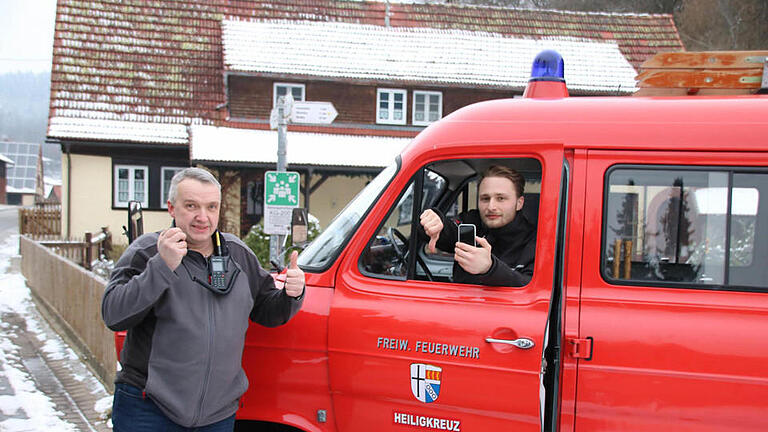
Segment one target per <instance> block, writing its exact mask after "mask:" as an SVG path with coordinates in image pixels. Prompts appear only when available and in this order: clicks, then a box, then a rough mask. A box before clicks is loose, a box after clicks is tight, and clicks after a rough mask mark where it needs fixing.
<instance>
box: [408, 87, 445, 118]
mask: <svg viewBox="0 0 768 432" xmlns="http://www.w3.org/2000/svg"><path fill="white" fill-rule="evenodd" d="M442 116H443V93H441V92H434V91H419V90H417V91H414V92H413V124H415V125H417V126H426V125H428V124H430V123H432V122H436V121H438V120H440V118H441V117H442Z"/></svg>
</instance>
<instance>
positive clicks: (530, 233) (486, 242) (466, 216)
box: [421, 165, 536, 286]
mask: <svg viewBox="0 0 768 432" xmlns="http://www.w3.org/2000/svg"><path fill="white" fill-rule="evenodd" d="M524 187H525V178H524V177H523V176H522V175H520V174H519V173H518V172H517V171H515V170H512V169H510V168H507V167H504V166H500V165H493V166H491V167H490V168H488V170H486V171H485V173H483V178H482V180H481V181H480V184H479V185H478V190H477V195H478V200H477V201H478V203H477V207H478V209H477V210H470V211H468V212H465V213H462V214H460V215H459V216H458V220H457V221H446V220H445V217H444V216H443V215H441V214H440V212H439V211H438V210H437V209H427V210H425V211H424V212H423V213H422V214H421V226H422V228H423V229H424V233H425V234H426V235H427V236H428V237H429V250H430V251H431V252H433V253H434V251H435V246H437V247H438V248H440V249H441V250H444V251H453V252H454V260H455V262H454V265H453V280H454V282H459V283H472V284H480V285H493V286H523V285H525V284H527V283H528V282H530V281H531V278H532V277H533V260H534V257H535V255H536V227H535V226H533V225H532V224H531V223H530V222H529V221H528V220H527V219H526V218H525V216H524V215H523V214H522V213H521V212H520V210H522V209H523V205H524V204H525V202H524V201H525V200H524V197H523V190H524ZM460 223H464V224H473V225H475V227H476V229H477V237H476V238H475V242H476V244H477V247H475V246H472V245H468V244H466V243H460V242H458V241H457V240H458V225H459V224H460Z"/></svg>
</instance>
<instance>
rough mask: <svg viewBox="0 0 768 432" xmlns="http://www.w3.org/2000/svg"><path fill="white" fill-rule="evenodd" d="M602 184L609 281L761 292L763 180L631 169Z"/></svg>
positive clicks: (767, 183) (767, 208)
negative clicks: (759, 290) (755, 289)
mask: <svg viewBox="0 0 768 432" xmlns="http://www.w3.org/2000/svg"><path fill="white" fill-rule="evenodd" d="M607 179H608V184H607V186H606V200H605V203H606V204H605V208H604V214H605V217H604V221H605V227H604V232H603V248H602V250H603V258H602V262H603V275H604V276H605V278H606V279H608V280H613V281H616V282H619V283H626V282H629V283H631V282H633V281H635V282H650V283H652V284H661V285H668V286H675V285H681V286H690V285H694V286H696V285H703V286H713V287H716V286H733V287H738V286H746V287H765V285H766V283H765V282H764V281H765V280H766V276H767V275H768V273H766V266H765V265H763V264H760V263H765V262H766V259H767V258H768V250H767V249H768V247H766V246H764V245H763V244H765V243H766V242H765V240H763V241H758V240H757V239H758V238H763V239H766V237H767V236H768V227H767V226H766V222H768V220H767V219H768V203H765V202H764V201H765V200H761V199H760V197H761V195H762V196H766V194H768V175H764V174H747V173H739V172H732V171H728V170H722V169H712V170H694V169H691V170H683V169H668V168H660V167H648V168H636V167H633V168H618V169H613V170H611V171H610V173H609V175H608V177H607ZM726 263H728V265H726Z"/></svg>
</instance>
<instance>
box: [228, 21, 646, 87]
mask: <svg viewBox="0 0 768 432" xmlns="http://www.w3.org/2000/svg"><path fill="white" fill-rule="evenodd" d="M222 43H223V46H224V67H225V69H226V70H228V71H233V72H250V73H255V74H260V75H264V74H266V75H275V76H286V75H289V76H291V75H292V76H299V77H316V78H326V79H327V78H335V79H349V80H364V81H368V80H370V81H385V82H403V83H419V84H435V85H448V86H450V85H462V86H466V85H470V86H473V85H475V86H487V87H493V88H505V89H507V88H509V89H518V90H521V89H523V88H524V87H525V85H526V84H527V82H528V78H529V77H530V71H531V64H532V61H533V59H534V58H535V56H536V54H538V53H539V52H540V51H542V50H544V49H554V50H557V51H558V52H559V53H560V54H561V55H562V56H563V59H564V61H565V75H566V76H565V79H566V82H567V83H568V87H569V88H570V89H574V90H582V91H586V92H596V93H608V92H611V93H615V92H617V91H619V90H620V91H622V92H633V91H634V90H635V75H636V72H635V69H634V68H633V67H632V65H631V64H630V63H629V62H628V61H627V59H626V58H625V57H624V55H623V54H622V53H621V51H620V50H619V46H618V44H616V43H609V42H596V41H590V40H579V39H575V38H562V37H559V38H542V39H523V38H515V37H509V36H504V35H501V34H498V33H489V32H480V31H465V30H452V29H434V28H414V27H385V26H376V25H363V24H352V23H340V22H317V21H289V20H268V21H245V20H238V19H225V20H223V21H222Z"/></svg>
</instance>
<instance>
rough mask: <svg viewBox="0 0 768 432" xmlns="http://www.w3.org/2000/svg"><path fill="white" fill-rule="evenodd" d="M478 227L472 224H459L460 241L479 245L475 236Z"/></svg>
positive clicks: (475, 245)
mask: <svg viewBox="0 0 768 432" xmlns="http://www.w3.org/2000/svg"><path fill="white" fill-rule="evenodd" d="M476 233H477V229H476V228H475V226H474V225H472V224H460V225H459V241H460V242H461V243H466V244H468V245H470V246H474V247H477V244H476V243H475V236H476Z"/></svg>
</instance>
